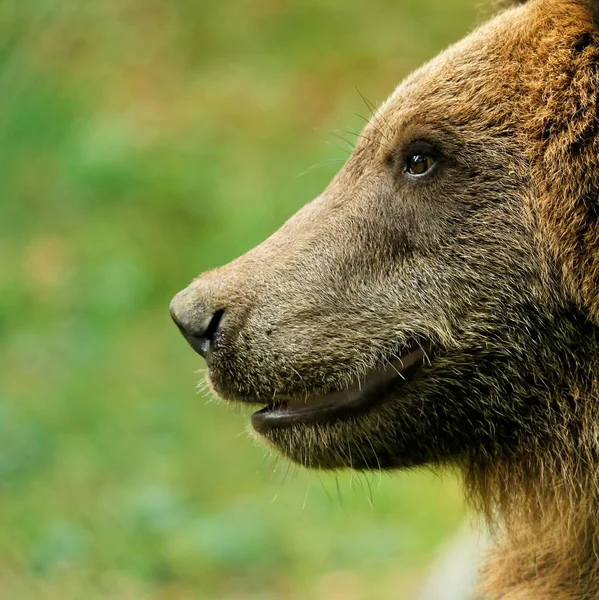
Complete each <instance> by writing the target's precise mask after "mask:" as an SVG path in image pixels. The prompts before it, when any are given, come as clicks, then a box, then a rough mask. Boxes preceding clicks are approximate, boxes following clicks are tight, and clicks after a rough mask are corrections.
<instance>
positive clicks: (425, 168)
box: [406, 152, 437, 176]
mask: <svg viewBox="0 0 599 600" xmlns="http://www.w3.org/2000/svg"><path fill="white" fill-rule="evenodd" d="M436 163H437V161H436V160H435V159H434V158H433V157H432V156H431V155H430V154H425V153H424V152H422V153H421V152H419V153H417V154H412V155H411V156H409V157H408V160H407V162H406V173H408V174H409V175H415V176H420V175H425V174H426V173H428V172H429V171H430V170H431V169H432V168H433V167H434V166H435V164H436Z"/></svg>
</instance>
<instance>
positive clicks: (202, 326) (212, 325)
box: [170, 294, 225, 366]
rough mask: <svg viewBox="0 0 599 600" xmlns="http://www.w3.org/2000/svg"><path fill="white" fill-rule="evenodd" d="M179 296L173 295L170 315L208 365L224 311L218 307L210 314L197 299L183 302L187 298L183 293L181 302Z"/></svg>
mask: <svg viewBox="0 0 599 600" xmlns="http://www.w3.org/2000/svg"><path fill="white" fill-rule="evenodd" d="M180 298H181V297H180V296H177V297H175V299H174V300H173V302H172V303H171V307H170V313H171V317H172V319H173V321H174V322H175V324H176V325H177V327H178V328H179V331H180V332H181V333H182V334H183V337H184V338H185V339H186V340H187V342H188V343H189V345H190V346H191V347H192V348H193V349H194V350H195V351H196V352H197V353H198V354H200V356H202V357H203V358H205V359H206V362H207V363H208V366H210V364H211V362H212V353H213V352H214V348H215V343H216V335H217V333H218V330H219V327H220V325H221V322H222V319H223V315H224V314H225V311H224V309H219V310H217V311H215V312H214V313H212V315H210V312H208V311H207V310H206V309H205V308H204V307H203V306H202V304H201V303H199V302H197V300H196V301H195V302H189V303H188V302H185V300H186V299H187V296H186V295H185V294H184V296H183V300H184V301H183V302H181V301H180ZM206 313H208V314H206Z"/></svg>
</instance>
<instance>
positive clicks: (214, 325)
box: [202, 309, 225, 342]
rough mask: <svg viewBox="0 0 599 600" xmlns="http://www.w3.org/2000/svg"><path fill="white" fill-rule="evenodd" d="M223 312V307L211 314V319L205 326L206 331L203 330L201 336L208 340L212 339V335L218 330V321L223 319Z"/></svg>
mask: <svg viewBox="0 0 599 600" xmlns="http://www.w3.org/2000/svg"><path fill="white" fill-rule="evenodd" d="M224 314H225V311H224V309H221V310H217V311H216V312H215V313H214V314H213V315H212V319H211V320H210V323H208V327H207V328H206V331H205V332H204V334H203V336H202V337H205V338H206V339H207V340H209V341H210V342H213V341H214V337H215V336H216V334H217V332H218V328H219V327H220V323H221V321H222V319H223V315H224Z"/></svg>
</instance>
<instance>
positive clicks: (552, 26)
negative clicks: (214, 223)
mask: <svg viewBox="0 0 599 600" xmlns="http://www.w3.org/2000/svg"><path fill="white" fill-rule="evenodd" d="M598 94H599V0H530V1H529V2H528V3H524V4H521V5H519V6H513V7H508V8H507V9H506V10H504V11H503V12H501V13H500V14H499V15H497V16H496V17H495V18H493V19H492V20H491V21H490V22H488V23H487V24H485V25H484V26H482V27H481V28H479V29H478V30H476V31H475V32H474V33H473V34H471V35H470V36H468V37H467V38H465V39H464V40H462V41H461V42H459V43H458V44H456V45H455V46H453V47H451V48H450V49H449V50H447V51H446V52H444V53H443V54H441V55H440V56H438V57H437V58H435V59H434V60H432V61H431V62H430V63H429V64H427V65H426V66H425V67H423V68H422V69H420V70H419V71H417V72H416V73H414V74H412V75H411V76H410V77H408V78H407V80H406V81H404V82H403V83H402V84H401V85H400V86H399V87H398V88H397V89H396V90H395V92H394V93H393V94H392V95H391V97H390V98H389V99H388V100H387V101H386V102H385V103H384V104H383V106H382V107H381V108H380V110H379V111H377V112H376V113H375V115H374V116H373V118H372V120H371V122H370V123H369V124H368V125H367V127H366V128H365V130H364V133H363V135H362V136H361V138H360V140H359V142H358V144H357V146H356V148H355V151H354V152H353V154H352V155H351V157H350V158H349V159H348V161H347V163H346V164H345V165H344V166H343V168H342V169H341V171H340V172H339V174H338V175H337V176H336V177H335V178H334V180H333V181H332V183H331V184H330V186H329V187H328V188H327V189H326V190H325V191H324V192H323V193H322V194H321V195H320V196H319V197H318V198H316V199H315V200H314V201H313V202H311V203H310V204H308V205H307V206H305V207H304V208H303V209H302V210H300V211H299V212H298V213H297V214H296V215H295V216H294V217H293V218H291V219H290V220H289V221H288V222H287V223H286V224H285V225H284V226H283V227H282V228H281V229H280V230H279V231H278V232H276V233H275V234H274V235H273V236H272V237H270V238H269V239H267V240H266V241H265V242H263V243H262V244H261V245H260V246H258V247H257V248H255V249H254V250H252V251H251V252H249V253H247V254H246V255H244V256H242V257H241V258H239V259H237V260H236V261H234V262H232V263H231V264H229V265H227V266H225V267H222V268H220V269H217V270H214V271H212V272H209V273H206V274H204V275H202V276H201V277H199V278H198V279H196V280H195V281H194V282H192V283H191V285H190V286H189V287H187V288H186V289H185V290H183V291H182V292H180V293H179V294H178V295H177V296H176V297H175V298H174V300H173V302H172V304H171V314H172V316H173V318H174V319H175V321H176V323H177V324H178V326H179V328H180V329H181V331H182V333H183V334H184V336H185V337H186V339H187V340H188V342H189V343H190V344H191V345H192V347H193V348H194V349H195V350H196V351H198V352H199V353H200V354H201V355H202V356H204V357H205V359H206V361H207V364H208V367H209V380H210V382H211V385H212V387H213V389H214V391H215V392H216V394H218V395H220V396H222V397H224V398H226V399H229V400H233V401H238V402H246V403H256V404H258V405H261V406H262V407H263V408H262V409H261V410H259V411H258V412H256V413H255V414H254V415H253V417H252V424H253V427H254V429H255V431H256V432H257V434H258V435H259V436H260V437H261V438H262V439H263V440H264V441H266V443H268V444H269V445H270V446H272V447H274V448H276V449H277V450H278V451H280V452H281V453H283V454H284V455H286V456H288V457H289V458H291V459H292V460H294V461H296V462H298V463H300V464H302V465H305V466H307V467H312V468H324V469H334V468H340V467H352V468H354V469H394V468H405V467H413V466H418V465H425V464H432V465H438V466H456V467H457V468H458V469H459V470H460V472H461V473H463V477H464V482H465V489H466V491H467V496H468V497H469V499H470V500H471V501H472V502H473V503H474V505H475V506H476V507H477V508H478V509H479V510H480V511H481V512H482V514H483V515H484V516H485V517H486V518H487V520H488V522H489V524H490V527H491V529H492V531H493V532H494V536H495V541H496V545H495V550H494V551H493V553H492V555H491V556H490V557H489V560H488V563H487V566H486V567H485V568H484V570H483V577H482V579H483V581H484V583H483V588H484V591H485V593H486V594H487V596H488V597H489V598H502V599H506V600H507V599H509V600H516V599H520V600H541V599H542V600H548V599H550V598H551V599H560V600H565V599H570V600H573V599H577V600H583V599H590V598H599V554H598V553H599V104H598V97H599V96H598Z"/></svg>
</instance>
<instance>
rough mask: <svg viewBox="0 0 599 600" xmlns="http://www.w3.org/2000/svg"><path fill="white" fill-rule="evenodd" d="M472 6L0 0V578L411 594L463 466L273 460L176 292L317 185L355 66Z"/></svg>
mask: <svg viewBox="0 0 599 600" xmlns="http://www.w3.org/2000/svg"><path fill="white" fill-rule="evenodd" d="M474 4H475V3H474V2H472V1H471V0H453V1H452V2H450V3H447V2H445V1H444V0H429V1H428V2H426V3H423V2H420V1H416V0H406V1H405V2H399V1H397V0H385V1H383V0H373V1H371V2H361V1H358V0H348V1H346V2H337V0H319V1H318V0H298V1H297V2H295V1H294V2H280V1H277V0H254V1H252V2H248V1H247V0H227V1H223V2H220V3H218V2H210V3H209V2H204V1H203V0H200V1H199V2H191V1H189V0H178V1H172V2H158V1H149V0H145V1H143V2H142V1H141V0H119V1H116V0H107V1H105V2H97V1H96V2H92V1H91V0H82V1H80V2H70V1H68V0H54V1H51V0H35V1H34V0H21V1H19V2H16V1H13V0H7V1H6V2H3V3H1V4H0V89H1V90H2V93H1V94H0V173H1V174H2V175H1V176H0V357H1V359H0V598H2V599H4V598H7V599H11V600H12V599H16V598H18V599H23V600H28V599H30V598H31V599H36V600H37V599H38V598H39V599H51V600H54V599H58V598H60V599H61V600H62V599H65V600H71V599H73V600H74V599H85V600H93V599H96V598H109V599H110V600H120V599H126V600H135V599H138V598H140V599H141V598H143V599H146V598H151V599H156V600H175V599H176V600H185V599H191V598H223V599H230V600H232V599H236V600H247V599H253V600H258V599H260V600H270V599H281V598H283V599H300V598H302V599H303V598H314V599H327V600H334V599H343V600H353V599H359V600H370V599H372V600H375V599H380V598H400V599H401V600H408V599H409V598H412V597H413V592H414V590H415V589H416V588H417V585H418V583H419V581H420V579H421V577H422V574H423V572H424V571H423V570H424V569H425V567H426V564H427V563H428V561H430V559H431V557H432V556H433V554H434V551H435V549H436V548H437V547H438V546H439V544H440V543H442V542H443V540H444V539H446V537H447V536H448V535H449V534H450V533H451V532H452V531H453V530H454V529H455V527H456V526H457V525H458V523H459V521H460V519H461V518H462V511H463V508H462V503H461V500H460V495H459V490H458V489H457V485H456V483H455V482H454V481H453V480H452V479H450V478H448V479H439V478H437V477H436V476H433V475H432V474H430V473H426V472H416V473H402V474H396V475H393V476H389V475H385V476H383V477H382V478H381V479H380V481H379V477H378V475H375V476H372V477H370V478H365V477H364V476H356V475H354V476H351V475H350V474H339V475H338V477H337V478H335V477H334V476H332V475H320V476H318V475H316V474H313V473H306V472H303V471H300V472H296V470H295V469H294V468H289V466H288V465H287V464H285V463H283V462H278V463H275V460H274V459H273V458H272V457H266V458H265V454H266V453H265V450H264V449H263V448H261V447H258V446H256V445H255V443H254V442H252V441H251V440H250V439H249V438H248V436H247V435H245V434H244V431H245V428H246V423H247V415H244V414H240V413H239V411H235V410H232V409H229V410H227V408H225V407H223V406H218V405H216V404H213V403H208V404H207V403H206V400H207V399H206V398H205V397H202V396H200V395H197V394H196V391H195V385H196V383H197V381H198V379H199V375H197V374H196V372H195V371H196V370H197V369H199V368H200V367H201V366H202V365H201V364H200V362H199V360H198V359H197V357H196V356H195V355H194V354H193V353H192V352H191V351H190V350H189V349H188V348H187V347H186V345H185V343H184V341H183V340H182V339H181V338H180V336H179V335H178V333H177V331H176V329H175V328H174V327H173V326H172V324H171V323H170V322H169V318H168V311H167V308H168V303H169V300H170V297H171V296H172V295H173V294H174V293H175V292H176V291H178V289H180V288H181V287H183V286H184V285H185V284H186V283H187V282H188V281H189V280H190V279H191V278H192V277H194V276H195V275H196V274H197V273H198V272H200V271H202V270H204V269H207V268H211V267H214V266H217V265H218V264H220V263H222V262H225V261H227V260H230V259H232V258H234V257H235V256H236V255H238V254H240V253H242V252H244V251H245V250H247V249H249V248H250V247H252V246H253V245H254V244H256V243H257V242H259V241H260V240H262V239H263V238H264V237H265V236H266V235H268V234H269V233H270V232H272V231H273V230H274V229H276V228H277V227H278V226H279V225H280V224H281V223H282V222H283V221H284V220H285V219H286V218H287V217H288V216H289V215H291V214H292V213H293V212H294V211H295V210H297V208H298V207H299V206H301V205H302V204H303V203H305V202H306V201H308V200H310V199H311V198H313V197H314V196H315V195H317V194H318V193H319V191H320V190H321V189H322V188H323V187H324V186H325V185H326V184H327V182H328V180H330V178H331V177H332V175H333V174H334V172H335V171H336V170H337V169H338V168H339V166H340V164H341V162H342V161H343V160H344V159H345V158H346V156H347V148H348V145H347V144H345V143H344V142H342V141H340V140H338V139H337V138H335V137H334V136H332V135H331V132H332V131H334V130H346V129H350V130H352V129H355V130H356V131H357V130H358V129H359V128H361V123H362V122H361V120H360V118H359V117H357V116H355V115H354V113H360V114H362V115H363V116H365V117H368V109H367V108H366V106H365V105H364V103H363V101H362V100H361V98H360V94H359V93H358V91H357V89H359V90H360V92H362V93H363V94H364V95H366V96H367V97H368V98H369V99H370V100H371V101H373V102H375V103H378V102H380V101H382V100H383V99H384V98H385V97H386V95H388V94H389V93H390V92H391V91H392V89H393V88H394V86H395V85H396V84H397V83H398V82H399V81H400V79H401V78H402V77H403V76H405V75H406V74H407V73H408V72H409V71H410V70H411V69H412V68H414V67H415V66H417V65H418V64H419V63H421V62H423V61H424V60H426V59H427V58H430V57H432V56H433V55H434V54H435V53H436V52H438V51H439V50H440V49H441V48H443V47H445V46H446V45H448V44H449V43H451V42H452V41H454V40H456V39H458V38H459V37H461V36H462V35H463V34H464V33H465V32H466V31H467V29H468V28H469V27H471V26H472V24H473V23H474V22H475V21H476V15H475V10H474V6H473V5H474ZM342 135H345V134H342ZM350 141H351V140H350ZM338 146H339V147H338ZM331 161H332V162H331ZM320 163H322V164H320ZM315 164H316V165H318V166H317V167H315V168H311V167H312V166H313V165H315ZM304 172H305V173H304ZM302 173H304V174H303V175H301V176H300V174H302ZM371 504H372V506H371Z"/></svg>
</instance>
